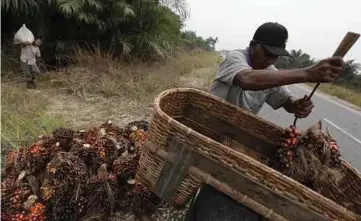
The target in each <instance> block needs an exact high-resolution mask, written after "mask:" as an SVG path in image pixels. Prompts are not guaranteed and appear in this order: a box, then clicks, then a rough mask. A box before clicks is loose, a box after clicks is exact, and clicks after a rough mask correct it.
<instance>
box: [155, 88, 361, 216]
mask: <svg viewBox="0 0 361 221" xmlns="http://www.w3.org/2000/svg"><path fill="white" fill-rule="evenodd" d="M177 92H192V93H199V94H201V95H203V96H206V97H209V98H210V99H215V100H217V101H219V102H222V103H223V104H224V105H227V106H229V107H233V108H234V107H236V108H237V109H238V111H242V112H243V113H244V114H247V115H251V116H254V117H256V118H258V119H260V120H261V121H263V122H264V123H266V124H268V125H270V126H274V127H277V128H278V129H280V130H282V128H281V127H279V126H278V125H275V124H273V123H271V122H267V121H265V120H263V119H262V118H260V117H258V116H257V115H255V114H253V113H249V112H246V111H245V110H243V109H241V108H239V107H237V106H235V105H233V104H230V103H229V102H227V101H224V100H222V99H220V98H218V97H216V96H214V95H212V94H209V93H206V92H204V91H201V90H198V89H194V88H171V89H167V90H164V91H163V92H161V93H159V94H158V95H157V96H156V98H155V99H154V111H155V112H156V113H157V114H159V115H160V116H161V117H162V118H164V119H165V120H166V121H167V122H168V123H172V124H174V126H175V127H177V128H178V129H180V130H184V131H189V133H188V134H189V135H190V134H191V133H192V135H193V136H196V137H197V138H198V139H202V140H206V141H207V142H208V143H214V144H216V145H219V146H221V147H222V148H224V149H227V152H228V153H230V152H232V153H233V154H234V155H238V156H241V157H243V158H246V159H247V160H248V162H249V163H250V164H251V165H252V166H259V167H261V168H260V169H263V170H268V171H269V172H270V173H273V174H274V175H276V176H277V177H278V178H280V179H285V180H286V181H287V182H289V183H290V184H291V185H293V186H294V187H298V186H303V187H305V188H307V189H308V191H310V193H312V194H313V195H315V196H318V197H319V198H318V199H319V202H320V203H322V202H324V203H326V202H328V203H330V204H333V206H336V207H338V208H337V209H338V210H339V211H341V212H342V213H350V214H353V215H354V216H360V215H359V214H357V213H355V212H353V211H351V210H349V209H347V208H346V207H344V206H342V205H340V204H338V203H337V202H335V201H333V200H331V199H329V198H327V197H325V196H323V195H321V194H320V193H317V192H316V191H314V190H312V189H311V188H309V187H307V186H305V185H303V184H302V183H300V182H298V181H297V180H294V179H292V178H291V177H288V176H286V175H284V174H282V173H281V172H279V171H277V170H275V169H273V168H271V167H269V166H267V165H265V164H263V163H261V162H258V161H257V160H255V159H253V158H252V157H250V156H248V155H246V154H243V153H241V152H239V151H236V150H234V149H232V148H230V147H228V146H226V145H224V144H222V143H219V142H217V141H215V140H213V139H211V138H209V137H207V136H205V135H203V134H201V133H199V132H197V131H195V130H193V129H191V128H189V127H187V126H185V125H183V124H182V123H180V122H179V121H177V120H175V119H173V118H172V117H170V116H169V115H168V114H166V113H165V112H164V111H163V110H162V109H161V107H160V101H161V100H162V98H164V97H166V96H167V95H169V94H172V93H177ZM341 161H342V163H343V164H344V165H345V166H347V167H350V168H351V170H353V171H356V175H358V177H359V178H360V179H361V173H359V172H358V170H357V169H355V168H354V167H352V166H351V164H350V163H348V162H347V161H344V160H342V159H341Z"/></svg>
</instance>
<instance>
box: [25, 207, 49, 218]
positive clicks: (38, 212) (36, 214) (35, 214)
mask: <svg viewBox="0 0 361 221" xmlns="http://www.w3.org/2000/svg"><path fill="white" fill-rule="evenodd" d="M45 212H46V207H45V206H44V204H42V203H35V205H34V206H32V207H31V208H30V213H29V215H28V216H27V218H28V220H29V221H30V220H37V221H45V220H46V216H45Z"/></svg>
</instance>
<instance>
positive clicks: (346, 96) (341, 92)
mask: <svg viewBox="0 0 361 221" xmlns="http://www.w3.org/2000/svg"><path fill="white" fill-rule="evenodd" d="M308 85H309V86H311V87H314V86H315V84H308ZM318 90H320V91H322V92H324V93H326V94H329V95H332V96H335V97H337V98H340V99H342V100H345V101H348V102H350V103H352V104H354V105H356V106H358V107H361V89H360V90H356V89H351V88H347V87H346V86H341V85H334V84H321V85H320V86H319V88H318Z"/></svg>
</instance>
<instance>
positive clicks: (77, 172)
mask: <svg viewBox="0 0 361 221" xmlns="http://www.w3.org/2000/svg"><path fill="white" fill-rule="evenodd" d="M45 177H46V178H47V179H48V180H49V182H50V183H51V184H52V185H54V186H57V185H62V184H71V185H85V183H86V179H87V168H86V166H85V164H84V163H83V161H82V160H81V159H80V158H79V157H77V156H75V155H74V154H72V153H71V152H60V153H58V154H57V155H56V156H55V157H54V158H53V159H52V160H51V161H50V162H49V163H48V165H47V166H46V173H45Z"/></svg>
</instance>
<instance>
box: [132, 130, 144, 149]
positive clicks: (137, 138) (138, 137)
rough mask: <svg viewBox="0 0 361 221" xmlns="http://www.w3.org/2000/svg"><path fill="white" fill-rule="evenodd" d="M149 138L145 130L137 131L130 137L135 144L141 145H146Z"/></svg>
mask: <svg viewBox="0 0 361 221" xmlns="http://www.w3.org/2000/svg"><path fill="white" fill-rule="evenodd" d="M147 137H148V134H147V132H145V131H144V130H143V129H137V130H135V131H134V132H132V133H131V134H130V135H129V138H130V140H131V141H132V142H133V143H136V142H139V143H140V144H141V145H144V143H145V141H146V140H147Z"/></svg>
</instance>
